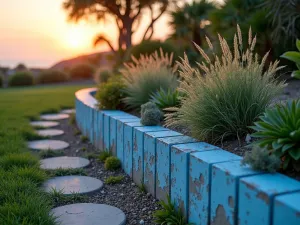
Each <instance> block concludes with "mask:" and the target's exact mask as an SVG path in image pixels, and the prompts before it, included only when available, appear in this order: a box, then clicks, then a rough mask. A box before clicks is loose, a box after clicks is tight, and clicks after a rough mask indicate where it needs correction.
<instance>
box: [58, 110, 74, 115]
mask: <svg viewBox="0 0 300 225" xmlns="http://www.w3.org/2000/svg"><path fill="white" fill-rule="evenodd" d="M60 113H63V114H73V113H76V110H75V109H64V110H62V111H61V112H60Z"/></svg>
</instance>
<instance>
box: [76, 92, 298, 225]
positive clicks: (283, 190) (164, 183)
mask: <svg viewBox="0 0 300 225" xmlns="http://www.w3.org/2000/svg"><path fill="white" fill-rule="evenodd" d="M95 91H96V89H95V88H90V89H83V90H81V91H78V92H77V93H76V120H77V124H78V127H79V129H81V131H82V132H83V134H84V135H86V136H88V137H89V139H90V140H91V141H92V143H93V144H94V145H95V146H96V147H97V148H98V149H102V150H106V151H108V150H110V149H111V151H112V152H113V154H114V155H115V156H117V157H118V158H119V159H120V160H121V161H122V167H123V169H124V171H125V172H126V173H127V174H128V175H129V176H131V177H132V179H133V180H134V181H135V182H137V183H139V182H140V183H144V184H145V185H146V189H147V191H148V192H150V193H151V194H152V195H153V196H154V197H156V198H158V199H162V200H164V199H166V196H167V195H169V196H170V197H171V199H172V200H173V201H174V202H175V204H176V206H177V207H179V208H180V209H181V210H182V212H183V213H184V214H185V215H186V216H187V217H188V220H189V222H191V223H195V224H214V225H217V224H232V225H233V224H240V225H246V224H247V225H251V224H253V225H271V224H273V225H282V224H284V223H287V224H289V225H296V224H297V225H298V224H300V216H299V215H300V204H299V199H300V182H298V181H297V180H295V179H292V178H289V177H287V176H285V175H282V174H279V173H275V174H267V173H260V172H257V171H253V170H252V169H250V168H249V167H247V166H246V167H245V166H241V165H240V160H241V159H242V158H241V157H240V156H238V155H235V154H233V153H230V152H227V151H224V150H222V149H221V148H219V147H217V146H213V145H210V144H207V143H204V142H199V141H198V140H195V139H192V138H190V137H188V136H184V135H181V134H180V133H176V132H175V133H172V131H171V130H168V129H166V128H164V127H160V126H154V127H147V126H142V125H141V124H140V122H139V118H138V117H135V116H133V115H130V114H128V113H125V112H122V111H118V110H102V111H100V110H98V109H97V107H96V106H95V105H96V103H97V101H96V99H94V97H93V96H92V94H93V93H94V92H95ZM167 132H170V133H169V135H170V136H168V134H166V133H167ZM297 199H298V200H297Z"/></svg>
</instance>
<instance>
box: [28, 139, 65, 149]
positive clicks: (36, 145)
mask: <svg viewBox="0 0 300 225" xmlns="http://www.w3.org/2000/svg"><path fill="white" fill-rule="evenodd" d="M27 144H28V148H30V149H32V150H37V151H47V150H53V151H57V150H63V149H65V148H68V147H69V144H68V143H67V142H64V141H56V140H39V141H29V142H28V143H27Z"/></svg>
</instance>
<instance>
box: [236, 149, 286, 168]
mask: <svg viewBox="0 0 300 225" xmlns="http://www.w3.org/2000/svg"><path fill="white" fill-rule="evenodd" d="M246 164H249V165H250V166H251V167H252V169H254V170H261V171H267V172H270V173H275V172H276V171H277V170H279V169H280V164H281V161H280V159H279V157H277V156H275V155H272V154H271V152H270V151H269V150H267V149H266V148H260V147H257V146H255V147H253V149H252V151H251V152H247V153H246V155H245V157H244V159H243V160H242V165H246Z"/></svg>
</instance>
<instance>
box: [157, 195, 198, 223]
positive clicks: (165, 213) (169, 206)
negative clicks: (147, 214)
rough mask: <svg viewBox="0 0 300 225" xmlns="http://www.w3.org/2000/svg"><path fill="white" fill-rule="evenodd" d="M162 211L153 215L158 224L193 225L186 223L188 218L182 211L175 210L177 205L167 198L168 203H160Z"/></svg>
mask: <svg viewBox="0 0 300 225" xmlns="http://www.w3.org/2000/svg"><path fill="white" fill-rule="evenodd" d="M159 204H160V206H161V207H162V209H161V210H156V211H155V212H154V214H153V217H154V220H155V222H156V223H157V224H166V225H192V224H190V223H186V218H185V217H184V216H183V214H182V213H181V211H179V210H177V209H176V208H175V204H174V203H173V202H172V201H171V198H170V197H169V196H168V197H167V202H164V201H160V202H159Z"/></svg>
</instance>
